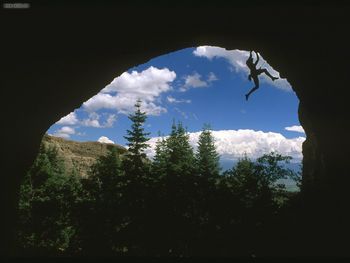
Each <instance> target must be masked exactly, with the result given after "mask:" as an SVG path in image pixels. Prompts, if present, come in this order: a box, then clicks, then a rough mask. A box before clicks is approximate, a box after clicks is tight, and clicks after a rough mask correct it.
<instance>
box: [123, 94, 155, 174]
mask: <svg viewBox="0 0 350 263" xmlns="http://www.w3.org/2000/svg"><path fill="white" fill-rule="evenodd" d="M129 119H130V120H131V121H132V125H131V130H127V131H126V132H127V135H128V136H124V138H125V139H126V140H127V141H128V143H127V145H128V146H129V148H128V153H127V156H126V158H125V160H124V163H123V165H124V167H125V170H126V171H127V173H128V174H131V175H133V176H136V177H138V176H142V175H143V173H145V170H147V169H148V163H147V157H146V154H145V152H144V151H145V149H147V148H148V147H149V145H148V144H147V143H146V142H147V141H148V140H149V138H147V136H148V135H149V134H150V133H147V132H145V131H144V128H143V126H144V123H145V121H146V119H147V116H146V113H145V112H142V111H141V100H138V101H137V102H136V104H135V112H134V113H133V114H130V115H129Z"/></svg>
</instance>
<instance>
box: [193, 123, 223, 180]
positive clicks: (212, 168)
mask: <svg viewBox="0 0 350 263" xmlns="http://www.w3.org/2000/svg"><path fill="white" fill-rule="evenodd" d="M219 159H220V157H219V154H218V153H217V151H216V147H215V144H214V138H213V136H212V134H211V130H210V126H209V125H208V124H207V125H205V126H204V128H203V131H202V133H201V134H200V135H199V140H198V150H197V153H196V161H197V167H198V172H199V175H201V176H205V177H207V178H210V177H217V176H218V175H219V173H220V165H219Z"/></svg>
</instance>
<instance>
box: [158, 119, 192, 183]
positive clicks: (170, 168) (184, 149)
mask: <svg viewBox="0 0 350 263" xmlns="http://www.w3.org/2000/svg"><path fill="white" fill-rule="evenodd" d="M165 149H166V153H167V155H166V156H167V159H166V163H167V174H168V176H170V177H179V176H183V177H185V176H191V175H192V174H193V173H194V169H195V166H194V164H195V157H194V153H193V149H192V147H191V145H190V142H189V135H188V134H187V132H186V130H185V128H184V127H183V125H182V123H181V122H179V123H178V124H177V125H175V122H174V123H173V125H172V127H171V133H170V135H169V137H168V138H167V140H166V148H165Z"/></svg>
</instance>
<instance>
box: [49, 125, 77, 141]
mask: <svg viewBox="0 0 350 263" xmlns="http://www.w3.org/2000/svg"><path fill="white" fill-rule="evenodd" d="M73 134H75V129H74V128H72V127H69V126H63V127H61V128H60V129H58V130H56V131H55V132H54V133H53V134H52V135H53V136H56V137H61V138H66V139H68V138H69V137H70V136H71V135H73Z"/></svg>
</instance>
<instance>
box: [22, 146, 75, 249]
mask: <svg viewBox="0 0 350 263" xmlns="http://www.w3.org/2000/svg"><path fill="white" fill-rule="evenodd" d="M80 190H81V184H80V181H79V178H77V176H76V175H74V174H73V175H67V174H66V172H65V170H64V166H63V162H62V160H61V159H60V158H58V155H57V149H56V148H46V147H45V145H44V144H41V146H40V150H39V154H38V156H37V158H36V160H35V161H34V163H33V165H32V167H31V168H30V170H29V172H28V173H27V175H26V177H25V179H24V182H23V183H22V185H21V190H20V201H19V214H20V221H19V231H18V239H19V243H20V246H21V248H22V249H24V253H29V254H31V253H34V254H42V255H60V254H64V253H66V252H67V251H68V250H69V248H70V246H71V243H72V241H73V240H74V239H75V238H76V224H75V222H74V220H73V219H72V212H73V211H74V209H75V205H76V202H77V200H78V197H79V195H80Z"/></svg>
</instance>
